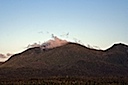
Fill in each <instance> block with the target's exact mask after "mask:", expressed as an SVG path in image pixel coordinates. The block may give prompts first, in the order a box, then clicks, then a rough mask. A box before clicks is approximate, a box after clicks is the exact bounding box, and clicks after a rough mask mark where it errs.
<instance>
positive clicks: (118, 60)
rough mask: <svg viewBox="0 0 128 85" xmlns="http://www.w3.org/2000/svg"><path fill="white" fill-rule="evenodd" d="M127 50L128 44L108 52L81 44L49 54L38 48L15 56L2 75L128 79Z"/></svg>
mask: <svg viewBox="0 0 128 85" xmlns="http://www.w3.org/2000/svg"><path fill="white" fill-rule="evenodd" d="M117 49H118V50H117ZM127 50H128V46H127V45H125V44H114V45H113V46H112V47H110V48H109V49H107V50H96V49H91V48H87V47H85V46H83V45H80V44H77V43H67V44H65V45H63V46H60V47H57V48H52V49H47V50H44V49H43V50H42V49H40V48H39V47H35V48H30V49H27V50H25V51H23V52H22V53H19V54H15V55H13V56H12V57H11V58H10V59H9V60H8V61H6V62H5V63H4V64H2V65H0V75H3V74H5V73H6V74H5V75H8V76H9V75H10V77H11V76H12V75H13V76H15V77H21V74H22V77H26V76H28V77H32V76H33V77H35V76H36V77H38V76H42V77H43V76H66V75H69V76H128V73H127V71H128V52H127ZM2 69H6V70H5V72H1V70H2ZM10 69H13V70H14V72H15V73H13V72H12V70H11V71H10ZM33 72H34V73H33ZM9 73H10V74H9ZM18 73H21V74H18ZM31 74H32V75H31ZM18 75H19V76H18Z"/></svg>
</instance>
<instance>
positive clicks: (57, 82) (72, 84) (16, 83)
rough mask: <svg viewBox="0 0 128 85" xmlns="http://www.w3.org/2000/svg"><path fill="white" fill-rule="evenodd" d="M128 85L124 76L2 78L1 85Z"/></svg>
mask: <svg viewBox="0 0 128 85" xmlns="http://www.w3.org/2000/svg"><path fill="white" fill-rule="evenodd" d="M5 84H8V85H10V84H13V85H24V84H26V85H128V78H126V77H125V78H124V77H123V78H122V77H119V78H118V77H107V78H105V77H102V78H101V77H100V78H99V77H98V78H97V77H88V78H83V77H80V78H76V77H52V78H31V79H7V80H6V79H1V80H0V85H5Z"/></svg>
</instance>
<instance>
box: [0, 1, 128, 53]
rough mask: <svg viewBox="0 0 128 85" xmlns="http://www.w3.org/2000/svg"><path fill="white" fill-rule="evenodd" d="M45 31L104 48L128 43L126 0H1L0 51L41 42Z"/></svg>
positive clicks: (46, 34) (47, 35)
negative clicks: (117, 43)
mask: <svg viewBox="0 0 128 85" xmlns="http://www.w3.org/2000/svg"><path fill="white" fill-rule="evenodd" d="M41 31H42V32H43V34H41V33H39V32H41ZM47 32H49V33H50V34H52V33H53V34H55V35H57V36H59V37H60V35H62V34H64V33H68V32H69V37H68V40H73V38H77V39H79V40H81V42H82V43H83V44H90V45H92V46H93V45H95V46H99V47H100V48H103V49H106V48H108V47H109V46H111V45H112V44H113V43H116V42H123V43H126V44H128V0H0V53H16V52H20V51H22V50H25V48H24V47H25V46H27V45H28V44H32V43H34V42H39V41H40V42H44V41H46V40H48V39H50V34H48V33H47Z"/></svg>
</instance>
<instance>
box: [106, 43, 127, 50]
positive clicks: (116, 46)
mask: <svg viewBox="0 0 128 85" xmlns="http://www.w3.org/2000/svg"><path fill="white" fill-rule="evenodd" d="M108 50H113V51H128V46H127V45H126V44H123V43H116V44H114V45H113V46H112V47H110V48H109V49H107V51H108Z"/></svg>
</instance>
